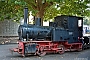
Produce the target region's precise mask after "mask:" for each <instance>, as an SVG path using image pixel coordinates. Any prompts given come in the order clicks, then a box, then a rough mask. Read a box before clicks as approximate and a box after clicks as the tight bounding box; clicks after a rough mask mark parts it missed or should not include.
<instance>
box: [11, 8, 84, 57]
mask: <svg viewBox="0 0 90 60" xmlns="http://www.w3.org/2000/svg"><path fill="white" fill-rule="evenodd" d="M27 17H28V8H25V9H24V24H23V25H20V26H19V29H18V34H19V44H18V48H15V49H11V51H14V52H18V53H20V54H22V56H25V55H27V54H32V53H33V54H37V55H39V56H43V55H45V54H46V53H49V52H54V53H55V52H56V53H60V54H62V53H64V52H65V51H72V50H78V51H81V50H82V45H83V44H82V43H83V41H82V37H83V34H82V31H83V30H82V29H83V18H82V17H76V16H66V15H61V16H57V17H55V20H54V22H50V23H49V26H48V27H45V26H41V19H40V18H36V20H35V24H34V25H30V24H27Z"/></svg>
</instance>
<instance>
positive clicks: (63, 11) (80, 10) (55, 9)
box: [44, 0, 90, 20]
mask: <svg viewBox="0 0 90 60" xmlns="http://www.w3.org/2000/svg"><path fill="white" fill-rule="evenodd" d="M58 1H59V3H55V4H54V5H52V6H51V7H49V8H47V10H46V12H45V15H44V17H45V18H44V19H45V20H47V19H52V18H53V17H55V16H57V15H73V16H90V10H87V8H89V7H88V6H87V4H88V3H89V2H90V0H83V1H81V0H58Z"/></svg>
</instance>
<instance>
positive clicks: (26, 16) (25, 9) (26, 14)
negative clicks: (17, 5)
mask: <svg viewBox="0 0 90 60" xmlns="http://www.w3.org/2000/svg"><path fill="white" fill-rule="evenodd" d="M27 18H28V8H27V7H25V8H24V25H27Z"/></svg>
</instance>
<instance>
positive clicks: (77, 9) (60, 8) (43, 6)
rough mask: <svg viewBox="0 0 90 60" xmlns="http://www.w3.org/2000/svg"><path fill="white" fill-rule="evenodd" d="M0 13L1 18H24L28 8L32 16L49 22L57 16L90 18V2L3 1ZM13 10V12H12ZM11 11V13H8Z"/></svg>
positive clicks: (73, 0)
mask: <svg viewBox="0 0 90 60" xmlns="http://www.w3.org/2000/svg"><path fill="white" fill-rule="evenodd" d="M0 2H1V3H2V2H3V3H2V4H1V5H0V6H1V8H2V6H3V4H4V5H6V6H3V7H4V9H3V8H2V9H1V11H3V12H0V14H1V15H0V16H1V17H6V16H8V17H10V18H12V17H14V18H20V17H22V16H23V8H24V7H28V8H29V11H32V13H33V14H32V15H33V16H35V17H40V18H42V20H43V18H44V19H45V20H48V19H52V18H53V17H55V16H57V15H62V14H63V15H74V16H77V15H78V16H88V15H89V12H90V11H89V10H86V9H87V8H88V6H87V4H88V3H89V2H90V0H3V1H0ZM10 9H11V10H10ZM6 10H7V11H9V12H6Z"/></svg>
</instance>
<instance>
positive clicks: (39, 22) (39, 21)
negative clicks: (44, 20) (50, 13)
mask: <svg viewBox="0 0 90 60" xmlns="http://www.w3.org/2000/svg"><path fill="white" fill-rule="evenodd" d="M35 25H37V26H41V18H36V19H35Z"/></svg>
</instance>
